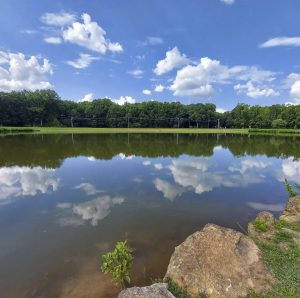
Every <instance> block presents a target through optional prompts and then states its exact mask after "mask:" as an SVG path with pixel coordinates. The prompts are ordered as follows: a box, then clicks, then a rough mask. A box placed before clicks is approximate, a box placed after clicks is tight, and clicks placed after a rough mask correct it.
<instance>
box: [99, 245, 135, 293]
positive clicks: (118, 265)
mask: <svg viewBox="0 0 300 298" xmlns="http://www.w3.org/2000/svg"><path fill="white" fill-rule="evenodd" d="M132 263H133V255H132V249H131V248H130V247H129V246H127V241H123V242H117V244H116V246H115V248H114V250H113V251H111V252H108V253H106V254H104V255H102V266H101V270H102V272H103V273H111V274H112V276H113V278H114V279H115V280H117V281H119V282H121V283H122V286H123V287H125V285H126V284H130V276H129V270H130V268H131V267H132Z"/></svg>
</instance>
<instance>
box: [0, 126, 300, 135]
mask: <svg viewBox="0 0 300 298" xmlns="http://www.w3.org/2000/svg"><path fill="white" fill-rule="evenodd" d="M24 133H26V134H107V133H169V134H170V133H175V134H244V135H278V136H300V129H256V128H252V129H251V128H249V129H248V128H107V127H105V128H92V127H37V126H33V127H5V126H2V127H0V135H8V134H24Z"/></svg>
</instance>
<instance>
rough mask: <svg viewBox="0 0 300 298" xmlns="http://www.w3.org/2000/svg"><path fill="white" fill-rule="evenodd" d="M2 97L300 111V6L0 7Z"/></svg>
mask: <svg viewBox="0 0 300 298" xmlns="http://www.w3.org/2000/svg"><path fill="white" fill-rule="evenodd" d="M0 9H1V19H0V90H1V91H11V90H21V89H24V88H26V89H32V90H33V89H37V88H49V87H51V88H54V89H55V90H56V91H57V92H58V93H59V95H60V96H61V98H63V99H71V100H81V99H85V100H92V99H95V98H103V97H109V98H111V99H113V100H115V101H116V102H117V103H119V104H122V103H124V102H125V101H129V102H134V101H135V102H140V101H148V100H153V99H154V100H158V101H180V102H182V103H198V102H202V103H206V102H210V103H214V104H216V105H217V107H218V108H220V109H225V110H229V109H231V108H232V107H234V106H235V105H236V104H237V103H238V102H244V103H248V104H251V105H254V104H259V105H271V104H274V103H287V102H290V103H293V104H295V103H300V61H299V54H300V18H299V15H300V1H295V0H276V1H274V0H264V1H261V0H235V1H234V0H184V1H183V0H151V1H147V0H126V1H124V0H123V1H122V0H109V1H101V0H63V1H54V0H52V1H49V0H43V1H34V0H27V1H21V0H19V1H17V0H1V1H0Z"/></svg>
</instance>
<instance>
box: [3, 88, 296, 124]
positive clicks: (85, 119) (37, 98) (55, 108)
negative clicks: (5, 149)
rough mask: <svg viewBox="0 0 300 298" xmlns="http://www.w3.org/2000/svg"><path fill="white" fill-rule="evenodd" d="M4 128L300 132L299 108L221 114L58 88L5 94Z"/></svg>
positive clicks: (244, 108)
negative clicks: (81, 95) (79, 97)
mask: <svg viewBox="0 0 300 298" xmlns="http://www.w3.org/2000/svg"><path fill="white" fill-rule="evenodd" d="M0 125H1V126H74V127H75V126H76V127H137V128H138V127H143V128H145V127H166V128H172V127H180V128H187V127H194V128H197V127H198V128H215V127H223V128H225V127H227V128H249V127H251V128H300V105H295V106H294V105H288V106H286V105H280V104H276V105H272V106H265V107H262V106H258V105H255V106H250V105H247V104H238V105H237V106H236V107H235V108H234V109H233V110H231V111H228V112H225V113H218V112H217V111H216V106H215V105H214V104H210V103H206V104H202V103H196V104H186V105H185V104H182V103H180V102H157V101H148V102H142V103H135V104H129V103H126V104H124V105H118V104H116V103H114V102H113V101H111V100H110V99H107V98H104V99H96V100H93V101H92V102H74V101H70V100H62V99H60V97H59V95H58V94H57V93H56V92H55V91H53V90H37V91H19V92H15V91H13V92H10V93H5V92H0Z"/></svg>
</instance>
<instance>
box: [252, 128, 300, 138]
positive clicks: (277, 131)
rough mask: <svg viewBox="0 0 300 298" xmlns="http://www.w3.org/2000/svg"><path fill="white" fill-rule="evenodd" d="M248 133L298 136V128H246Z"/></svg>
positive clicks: (299, 134) (299, 131) (299, 133)
mask: <svg viewBox="0 0 300 298" xmlns="http://www.w3.org/2000/svg"><path fill="white" fill-rule="evenodd" d="M248 133H249V134H250V135H277V136H300V129H257V128H251V129H249V130H248Z"/></svg>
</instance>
